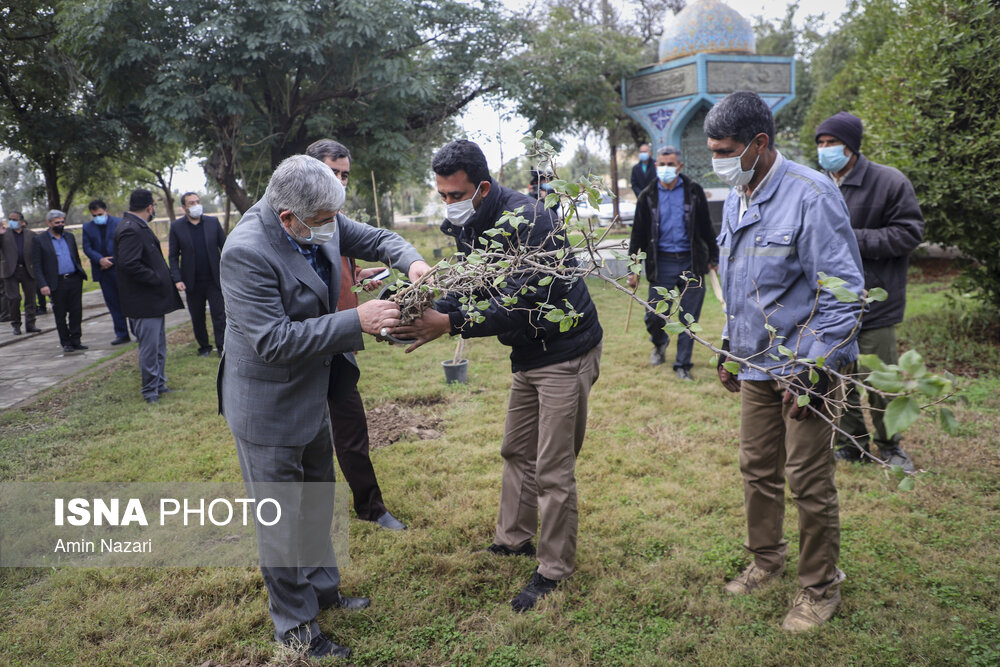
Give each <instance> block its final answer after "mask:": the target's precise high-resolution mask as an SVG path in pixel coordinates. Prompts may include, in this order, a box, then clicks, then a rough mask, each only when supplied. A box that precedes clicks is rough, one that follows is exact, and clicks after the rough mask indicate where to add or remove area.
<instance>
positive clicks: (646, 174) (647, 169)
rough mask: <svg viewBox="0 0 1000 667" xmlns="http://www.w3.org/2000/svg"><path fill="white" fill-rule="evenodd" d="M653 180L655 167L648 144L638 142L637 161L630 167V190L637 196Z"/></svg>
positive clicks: (654, 178)
mask: <svg viewBox="0 0 1000 667" xmlns="http://www.w3.org/2000/svg"><path fill="white" fill-rule="evenodd" d="M655 180H656V168H655V166H654V164H653V157H652V156H651V155H650V152H649V144H640V145H639V161H638V162H637V163H636V164H635V165H634V166H633V167H632V192H634V193H635V196H636V197H638V196H639V193H640V192H642V191H643V190H645V189H646V186H647V185H649V184H650V183H652V182H653V181H655Z"/></svg>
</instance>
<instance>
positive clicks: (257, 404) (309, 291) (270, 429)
mask: <svg viewBox="0 0 1000 667" xmlns="http://www.w3.org/2000/svg"><path fill="white" fill-rule="evenodd" d="M337 223H338V224H337V234H336V236H335V237H334V238H333V239H332V240H331V241H329V242H327V243H325V244H324V245H322V246H320V251H321V252H322V253H324V254H325V255H326V257H327V259H329V260H330V272H331V276H330V284H329V285H324V284H323V281H322V280H321V279H320V277H319V275H317V273H316V271H314V270H313V268H312V266H310V265H309V261H308V260H307V259H306V258H305V257H303V256H302V255H301V254H300V253H299V252H298V251H297V250H296V249H295V248H294V247H293V246H292V244H291V243H290V242H289V240H288V238H287V237H286V236H285V233H284V231H283V229H282V227H281V223H280V222H279V221H278V216H277V213H276V212H275V211H274V210H272V208H271V206H270V204H269V203H268V201H267V198H266V197H265V198H263V199H261V200H260V201H259V202H257V203H256V204H254V206H253V207H251V208H250V209H249V210H248V211H247V212H246V214H244V216H243V218H242V220H240V223H239V224H238V225H237V226H236V228H235V229H234V230H233V232H232V233H231V234H230V235H229V239H228V240H227V241H226V245H225V247H224V248H223V250H222V259H221V262H220V274H221V282H222V293H223V296H224V297H225V301H226V348H225V351H224V352H223V356H222V362H221V364H220V365H219V378H218V392H219V412H220V413H221V414H223V415H224V416H225V418H226V421H228V422H229V428H230V430H232V432H233V435H234V436H236V437H237V438H239V439H241V440H244V441H248V442H252V443H255V444H259V445H269V446H290V447H291V446H300V445H303V444H306V443H308V442H309V441H311V440H312V439H313V438H314V437H315V436H316V434H317V433H319V430H320V429H321V428H324V427H325V421H324V415H325V410H326V400H327V394H328V392H331V389H332V387H331V383H332V384H333V385H334V386H336V385H337V384H350V383H353V382H356V381H357V377H358V371H357V364H356V363H355V361H354V355H353V353H352V351H353V350H361V349H364V341H363V339H362V335H361V322H360V320H359V319H358V314H357V311H356V310H353V309H352V310H346V311H343V312H339V313H338V312H337V299H338V297H339V292H340V254H341V252H343V253H344V254H345V255H348V256H350V257H356V258H359V259H364V260H370V261H382V262H384V263H387V264H389V265H390V266H393V267H395V268H398V269H399V270H401V271H403V272H404V273H406V272H408V270H409V267H410V264H412V263H413V262H415V261H417V260H419V259H421V257H420V255H419V254H418V253H417V251H416V250H414V249H413V246H411V245H410V244H409V243H407V242H406V241H404V240H403V239H402V237H400V236H399V235H398V234H395V233H394V232H390V231H387V230H384V229H375V228H374V227H371V226H369V225H365V224H361V223H358V222H354V221H352V220H349V219H348V218H346V217H344V216H343V215H338V216H337Z"/></svg>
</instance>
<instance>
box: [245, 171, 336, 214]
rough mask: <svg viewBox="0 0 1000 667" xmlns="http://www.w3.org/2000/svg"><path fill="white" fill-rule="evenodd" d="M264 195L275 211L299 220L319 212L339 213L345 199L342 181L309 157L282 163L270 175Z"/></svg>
mask: <svg viewBox="0 0 1000 667" xmlns="http://www.w3.org/2000/svg"><path fill="white" fill-rule="evenodd" d="M264 195H265V196H266V197H267V201H268V202H269V203H270V204H271V208H273V209H274V210H275V211H277V212H278V213H281V212H282V211H291V212H292V213H294V214H295V215H296V216H298V218H299V219H300V220H308V219H309V218H312V217H315V216H316V214H317V213H319V212H320V211H331V212H334V213H336V212H337V211H339V210H340V209H341V208H342V207H343V206H344V200H345V198H346V195H345V193H344V186H343V185H341V184H340V179H338V178H337V177H336V176H334V175H333V172H332V171H330V168H329V167H327V166H326V165H325V164H323V163H322V162H320V161H319V160H317V159H316V158H313V157H309V156H308V155H293V156H291V157H287V158H285V159H284V160H282V161H281V164H279V165H278V168H277V169H275V170H274V173H273V174H271V180H270V181H269V182H268V184H267V191H266V192H265V193H264Z"/></svg>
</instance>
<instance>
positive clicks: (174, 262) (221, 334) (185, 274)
mask: <svg viewBox="0 0 1000 667" xmlns="http://www.w3.org/2000/svg"><path fill="white" fill-rule="evenodd" d="M181 207H182V208H183V209H184V215H183V216H182V217H180V218H177V219H176V220H174V221H173V222H172V223H170V244H169V250H168V252H167V254H168V255H169V257H170V275H171V277H172V278H173V281H174V285H175V286H176V287H177V289H178V290H180V291H181V292H186V293H187V307H188V312H189V313H191V327H192V328H193V329H194V338H195V340H196V341H198V355H199V356H202V357H207V356H208V355H210V354H211V353H212V345H211V343H209V342H208V329H207V328H206V327H205V302H206V301H208V307H209V310H210V311H211V312H212V331H214V332H215V347H216V349H217V350H218V351H219V356H220V357H221V356H222V346H223V344H224V343H225V337H226V302H225V300H224V299H223V298H222V286H221V284H220V283H219V258H220V257H221V256H222V244H224V243H225V242H226V233H225V232H224V231H222V225H221V224H219V219H218V218H216V217H213V216H211V215H204V214H203V213H202V211H203V209H202V206H201V198H200V197H199V196H198V195H197V193H194V192H185V193H184V194H183V195H182V196H181Z"/></svg>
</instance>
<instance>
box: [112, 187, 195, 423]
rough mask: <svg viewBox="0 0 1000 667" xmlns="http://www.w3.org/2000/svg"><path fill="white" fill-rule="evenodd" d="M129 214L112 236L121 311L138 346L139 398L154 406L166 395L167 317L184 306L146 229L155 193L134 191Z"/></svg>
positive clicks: (156, 240) (157, 245)
mask: <svg viewBox="0 0 1000 667" xmlns="http://www.w3.org/2000/svg"><path fill="white" fill-rule="evenodd" d="M128 208H129V210H128V212H126V213H125V216H124V217H123V218H122V222H121V224H119V225H118V229H117V230H116V232H115V252H114V257H115V260H116V266H117V273H118V294H119V296H120V298H121V304H122V312H124V313H125V315H126V316H127V317H129V318H131V320H132V331H133V332H135V337H136V339H137V340H138V341H139V370H140V372H141V376H142V397H143V399H145V401H146V403H150V404H155V403H158V402H159V400H160V396H161V395H163V394H167V393H170V392H171V391H172V390H171V389H169V388H168V387H167V370H166V367H167V329H166V318H165V316H166V314H167V313H172V312H173V311H175V310H178V309H180V308H183V307H184V303H183V302H182V301H181V295H180V294H178V293H177V289H176V288H175V287H174V282H173V280H171V279H170V269H169V268H167V262H166V260H165V259H163V251H162V250H161V249H160V239H159V238H157V236H156V233H155V232H153V230H152V229H150V227H149V221H150V220H152V219H153V218H154V217H155V216H156V206H155V205H154V204H153V193H152V192H150V191H149V190H142V189H138V190H133V191H132V194H131V195H130V196H129V204H128Z"/></svg>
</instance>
